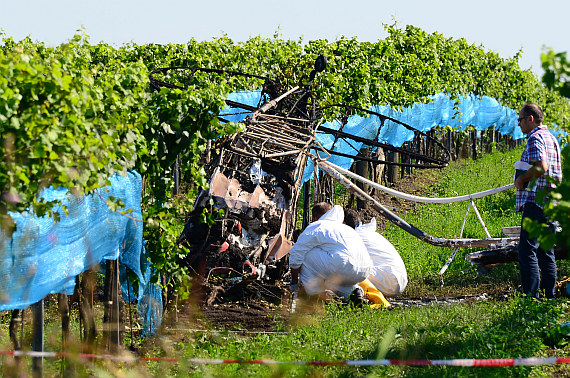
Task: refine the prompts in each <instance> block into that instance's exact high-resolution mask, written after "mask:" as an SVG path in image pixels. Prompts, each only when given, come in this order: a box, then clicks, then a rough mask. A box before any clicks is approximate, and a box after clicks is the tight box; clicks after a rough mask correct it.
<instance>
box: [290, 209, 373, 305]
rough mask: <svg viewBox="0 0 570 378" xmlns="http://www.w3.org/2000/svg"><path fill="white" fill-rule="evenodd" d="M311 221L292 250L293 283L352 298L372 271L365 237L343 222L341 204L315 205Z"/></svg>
mask: <svg viewBox="0 0 570 378" xmlns="http://www.w3.org/2000/svg"><path fill="white" fill-rule="evenodd" d="M312 219H313V223H311V224H310V225H309V226H307V228H306V229H305V231H303V233H302V234H301V235H300V236H299V239H298V240H297V242H296V243H295V245H294V246H293V248H292V249H291V251H290V253H289V266H290V267H291V285H292V287H295V285H296V284H297V282H298V281H300V283H301V284H302V287H303V288H304V290H305V292H306V293H307V294H308V295H310V296H313V295H319V296H320V298H322V299H325V290H330V291H332V292H333V293H334V294H336V295H338V296H340V297H345V298H349V296H350V295H351V293H352V292H353V291H355V292H358V293H357V294H356V295H362V294H359V293H360V290H361V289H360V288H359V286H358V285H357V284H358V283H359V282H362V281H363V280H364V279H366V278H367V277H368V276H369V275H370V273H371V271H372V265H373V264H372V260H371V258H370V255H369V254H368V251H367V250H366V247H365V245H364V243H363V242H362V239H361V237H360V236H359V235H358V234H357V233H356V231H354V229H352V228H350V227H349V226H347V225H345V224H343V221H344V210H343V209H342V207H341V206H338V205H335V206H334V207H332V208H331V205H329V204H327V203H324V202H321V203H317V204H315V205H314V206H313V209H312Z"/></svg>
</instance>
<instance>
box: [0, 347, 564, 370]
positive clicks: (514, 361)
mask: <svg viewBox="0 0 570 378" xmlns="http://www.w3.org/2000/svg"><path fill="white" fill-rule="evenodd" d="M0 355H2V356H14V357H36V358H40V357H41V358H50V357H51V358H58V357H76V358H83V359H99V360H113V361H120V362H137V361H143V362H144V361H174V362H177V361H186V362H189V363H194V364H214V365H221V364H244V365H245V364H250V365H251V364H255V365H305V366H339V365H343V366H389V365H405V366H467V367H474V366H480V367H501V366H538V365H559V364H567V363H570V357H528V358H488V359H476V358H471V359H468V358H465V359H453V360H387V359H383V360H347V361H276V360H264V359H262V360H239V359H204V358H188V359H181V358H177V357H135V356H129V355H126V356H116V355H110V354H90V353H66V352H33V351H20V350H16V351H13V350H2V351H0Z"/></svg>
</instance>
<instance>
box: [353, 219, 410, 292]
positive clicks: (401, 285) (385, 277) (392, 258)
mask: <svg viewBox="0 0 570 378" xmlns="http://www.w3.org/2000/svg"><path fill="white" fill-rule="evenodd" d="M344 214H345V217H344V222H345V224H347V225H348V226H350V227H352V228H354V229H355V230H356V232H357V233H358V235H359V236H360V237H361V238H362V241H363V242H364V245H365V246H366V248H367V250H368V253H369V254H370V258H371V259H372V262H373V263H374V267H373V268H372V272H371V274H370V277H368V279H369V280H370V282H372V284H373V285H374V286H375V287H376V288H377V289H378V290H380V292H381V293H382V294H384V295H385V296H387V297H395V296H398V295H400V294H402V292H403V291H404V289H405V288H406V285H407V284H408V274H407V272H406V266H405V264H404V261H403V260H402V257H400V254H399V253H398V251H397V250H396V248H394V246H393V245H392V243H390V242H389V241H388V240H386V238H385V237H384V236H382V235H380V233H378V232H376V218H372V220H371V221H370V223H367V224H362V222H361V219H360V216H359V215H358V212H356V211H355V210H353V209H345V210H344Z"/></svg>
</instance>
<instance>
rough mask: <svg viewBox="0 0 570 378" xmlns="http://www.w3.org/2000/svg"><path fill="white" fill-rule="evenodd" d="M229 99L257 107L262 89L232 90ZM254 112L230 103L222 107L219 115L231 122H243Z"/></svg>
mask: <svg viewBox="0 0 570 378" xmlns="http://www.w3.org/2000/svg"><path fill="white" fill-rule="evenodd" d="M227 99H228V100H230V101H234V102H238V103H240V104H245V105H249V106H254V107H257V106H258V105H259V100H260V99H261V89H258V90H255V91H239V92H232V93H230V94H229V95H228V98H227ZM252 114H253V113H251V112H248V111H246V110H244V109H239V108H232V107H230V106H229V105H228V106H226V107H225V108H224V109H222V111H221V112H220V114H219V115H220V117H222V118H224V119H226V120H228V121H229V122H242V121H243V120H244V119H245V118H246V117H247V116H250V115H252Z"/></svg>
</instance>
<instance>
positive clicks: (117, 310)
mask: <svg viewBox="0 0 570 378" xmlns="http://www.w3.org/2000/svg"><path fill="white" fill-rule="evenodd" d="M120 291H121V288H120V283H119V260H118V259H117V260H107V263H106V269H105V312H104V315H103V326H104V329H103V340H104V342H105V347H106V349H107V350H108V351H109V352H111V353H116V352H118V351H119V348H120V346H121V345H122V344H123V342H124V337H125V329H124V327H125V323H124V321H123V316H122V315H124V306H123V297H122V295H121V292H120Z"/></svg>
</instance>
